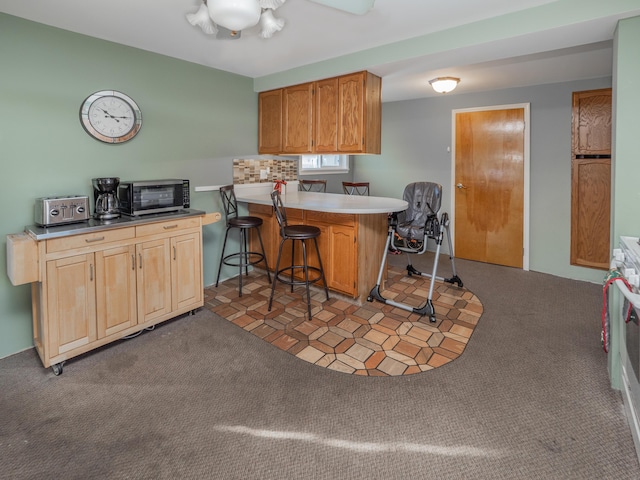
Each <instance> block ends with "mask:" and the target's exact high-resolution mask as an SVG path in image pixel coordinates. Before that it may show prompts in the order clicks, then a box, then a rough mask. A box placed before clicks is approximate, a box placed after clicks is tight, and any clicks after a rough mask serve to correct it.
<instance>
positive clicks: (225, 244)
mask: <svg viewBox="0 0 640 480" xmlns="http://www.w3.org/2000/svg"><path fill="white" fill-rule="evenodd" d="M228 235H229V229H228V228H227V230H226V231H225V233H224V242H223V243H222V253H221V254H220V264H219V265H218V276H217V277H216V287H217V286H218V283H219V282H220V272H222V265H224V249H225V248H227V236H228Z"/></svg>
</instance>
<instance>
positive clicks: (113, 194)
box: [91, 177, 120, 220]
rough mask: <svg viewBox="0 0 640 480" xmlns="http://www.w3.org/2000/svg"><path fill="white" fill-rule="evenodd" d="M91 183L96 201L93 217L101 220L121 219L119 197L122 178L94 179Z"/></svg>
mask: <svg viewBox="0 0 640 480" xmlns="http://www.w3.org/2000/svg"><path fill="white" fill-rule="evenodd" d="M91 183H92V184H93V198H94V200H95V211H94V214H93V216H94V217H95V218H97V219H99V220H111V219H114V218H118V217H120V201H119V200H118V195H117V191H118V185H119V184H120V178H118V177H104V178H94V179H92V180H91Z"/></svg>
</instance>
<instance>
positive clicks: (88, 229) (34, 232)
mask: <svg viewBox="0 0 640 480" xmlns="http://www.w3.org/2000/svg"><path fill="white" fill-rule="evenodd" d="M205 214H206V212H203V211H202V210H193V209H185V210H178V211H177V212H169V213H152V214H149V215H140V216H137V217H129V216H127V215H122V216H121V217H119V218H114V219H113V220H97V219H95V218H90V219H89V220H85V221H84V222H79V223H70V224H68V225H56V226H53V227H40V226H38V225H28V226H26V227H24V231H25V232H27V233H28V234H29V235H31V236H32V237H33V238H35V239H36V240H47V239H49V238H60V237H68V236H70V235H78V234H81V233H92V232H99V231H101V230H106V229H109V228H123V227H133V226H136V225H144V224H145V223H155V222H162V221H165V220H172V219H180V218H187V217H198V216H203V215H205Z"/></svg>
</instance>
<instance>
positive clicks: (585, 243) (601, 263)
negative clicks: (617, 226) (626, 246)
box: [571, 88, 612, 270]
mask: <svg viewBox="0 0 640 480" xmlns="http://www.w3.org/2000/svg"><path fill="white" fill-rule="evenodd" d="M611 105H612V102H611V89H610V88H603V89H599V90H587V91H583V92H574V93H573V109H572V127H573V128H572V130H573V135H572V142H571V146H572V156H571V264H572V265H580V266H583V267H591V268H600V269H603V270H607V269H608V268H609V258H610V254H611V246H610V236H611V234H610V224H611V218H610V217H611V123H612V113H611Z"/></svg>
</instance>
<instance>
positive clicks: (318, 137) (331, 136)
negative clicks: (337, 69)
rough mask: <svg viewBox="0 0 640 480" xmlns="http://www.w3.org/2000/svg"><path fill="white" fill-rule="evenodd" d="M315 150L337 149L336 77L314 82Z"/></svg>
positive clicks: (328, 151)
mask: <svg viewBox="0 0 640 480" xmlns="http://www.w3.org/2000/svg"><path fill="white" fill-rule="evenodd" d="M314 121H315V131H314V136H315V151H316V152H317V153H333V152H337V151H338V78H328V79H326V80H320V81H319V82H316V90H315V119H314Z"/></svg>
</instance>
